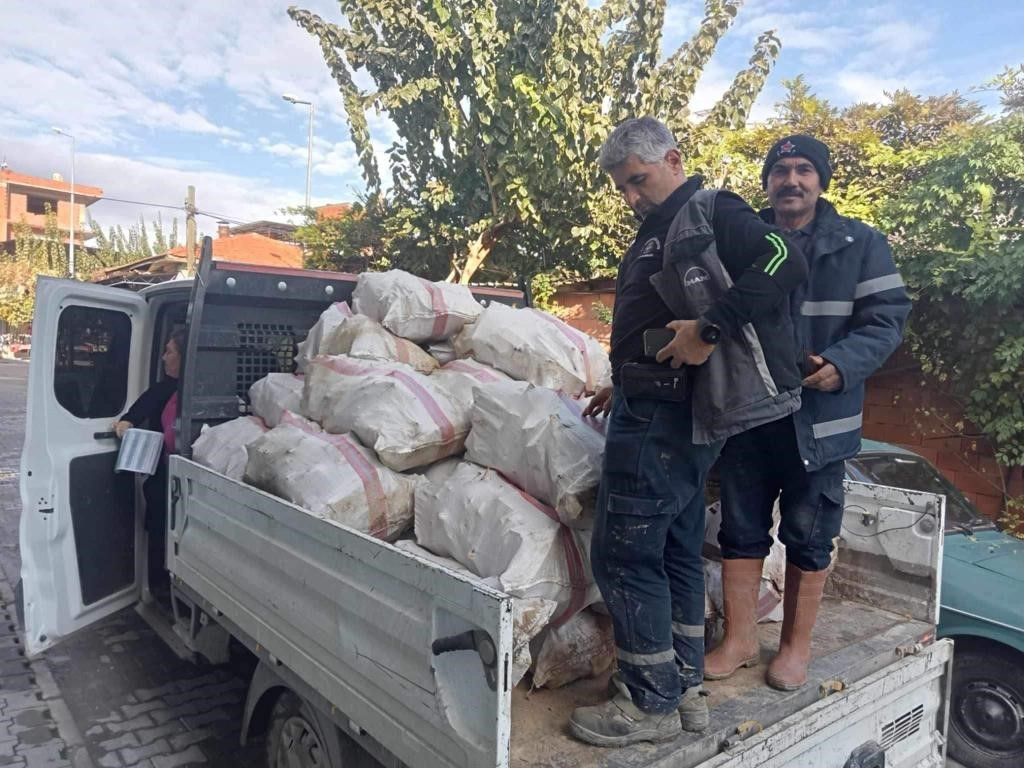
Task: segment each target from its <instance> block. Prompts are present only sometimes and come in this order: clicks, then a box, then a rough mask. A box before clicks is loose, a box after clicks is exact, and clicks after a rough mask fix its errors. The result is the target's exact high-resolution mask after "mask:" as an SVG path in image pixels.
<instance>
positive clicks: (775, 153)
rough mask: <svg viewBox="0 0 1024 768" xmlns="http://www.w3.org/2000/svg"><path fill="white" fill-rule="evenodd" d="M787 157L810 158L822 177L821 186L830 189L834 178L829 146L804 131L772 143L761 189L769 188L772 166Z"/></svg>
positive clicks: (762, 174) (765, 161)
mask: <svg viewBox="0 0 1024 768" xmlns="http://www.w3.org/2000/svg"><path fill="white" fill-rule="evenodd" d="M787 157H806V158H807V159H808V160H810V161H811V165H813V166H814V169H815V170H816V171H817V172H818V177H819V178H820V179H821V188H822V189H828V183H829V182H830V181H831V180H832V163H831V162H829V152H828V147H826V146H825V145H824V144H822V143H821V142H820V141H818V140H817V139H815V138H814V137H812V136H808V135H806V134H803V133H796V134H793V135H792V136H786V137H785V138H782V139H779V140H778V141H776V142H775V143H774V144H772V148H771V149H769V150H768V156H767V157H765V159H764V167H763V168H762V169H761V189H768V174H769V173H770V172H771V170H772V166H773V165H775V163H777V162H778V161H779V160H781V159H784V158H787Z"/></svg>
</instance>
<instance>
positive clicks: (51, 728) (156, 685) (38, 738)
mask: <svg viewBox="0 0 1024 768" xmlns="http://www.w3.org/2000/svg"><path fill="white" fill-rule="evenodd" d="M27 372H28V366H27V365H26V364H25V363H21V362H12V361H7V360H0V424H2V425H3V429H2V430H0V620H2V621H0V766H7V765H15V766H26V767H27V768H36V767H37V766H38V767H39V768H42V767H43V766H46V767H47V768H50V767H52V768H63V767H64V766H71V767H72V768H96V767H99V768H127V767H128V766H131V767H132V768H180V767H181V766H200V765H202V766H212V767H213V768H222V767H223V768H252V767H253V766H259V765H262V764H263V762H262V754H263V745H262V744H261V743H257V744H254V745H251V746H249V747H248V748H245V749H243V748H241V747H240V746H239V744H238V725H239V723H240V718H241V710H242V705H243V703H244V697H245V686H246V681H247V674H248V672H249V671H250V670H249V669H248V666H247V665H248V663H249V662H248V661H247V660H246V658H245V656H244V655H240V656H239V658H238V659H236V660H235V663H233V664H230V665H226V666H222V667H210V666H207V667H197V666H194V665H192V664H189V663H187V662H183V661H181V660H180V659H178V658H177V657H176V656H175V655H174V654H173V653H171V651H170V650H168V648H167V646H166V645H165V644H164V643H163V642H162V641H161V640H160V639H159V637H157V635H156V634H155V633H154V632H153V630H152V629H150V627H149V625H148V624H146V622H144V621H143V620H142V618H141V617H140V616H139V615H138V614H137V613H135V611H133V610H126V611H122V612H121V613H118V614H116V615H114V616H112V617H110V618H109V619H107V620H105V621H103V622H102V623H101V624H100V625H99V626H97V627H95V628H91V629H88V630H85V631H83V632H80V633H78V634H77V635H75V636H74V637H72V638H69V639H68V640H66V641H64V642H63V643H61V644H60V645H59V646H58V647H57V648H55V649H53V650H51V651H50V652H49V653H47V654H46V656H45V659H44V660H41V661H35V662H28V661H26V659H25V657H24V652H23V650H22V648H21V641H20V638H19V637H18V633H17V631H16V626H15V622H16V617H15V613H14V611H13V593H12V587H13V586H14V585H15V584H16V583H17V581H18V578H19V571H20V569H21V562H20V558H19V556H18V518H19V516H20V514H21V507H20V502H19V499H18V464H19V456H20V454H21V445H22V439H23V433H24V426H25V393H26V383H27V382H26V377H27Z"/></svg>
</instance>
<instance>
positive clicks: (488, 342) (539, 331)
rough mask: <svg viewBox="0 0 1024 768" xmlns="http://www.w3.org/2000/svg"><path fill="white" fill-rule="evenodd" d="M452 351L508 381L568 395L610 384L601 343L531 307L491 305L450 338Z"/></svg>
mask: <svg viewBox="0 0 1024 768" xmlns="http://www.w3.org/2000/svg"><path fill="white" fill-rule="evenodd" d="M455 349H456V351H457V352H458V354H459V356H460V357H464V356H466V355H472V356H473V357H475V358H476V359H477V360H479V361H480V362H482V363H487V364H488V365H493V366H494V367H495V368H499V369H501V370H502V371H504V372H505V373H507V374H508V375H509V376H511V377H512V378H514V379H519V380H520V381H529V382H530V383H532V384H536V385H537V386H539V387H547V388H549V389H554V390H556V391H559V392H565V393H566V394H568V395H571V396H573V397H576V396H579V395H582V394H585V393H589V392H596V391H597V390H598V389H600V388H601V387H604V386H609V385H611V364H610V363H609V362H608V354H607V353H606V352H605V351H604V349H603V348H602V347H601V345H600V344H598V342H597V341H596V340H595V339H593V338H591V337H590V336H588V335H587V334H585V333H583V332H581V331H577V330H576V329H575V328H573V327H571V326H569V325H566V324H565V323H563V322H562V321H561V320H559V319H558V318H557V317H554V316H552V315H549V314H547V313H545V312H541V311H539V310H536V309H514V308H513V307H509V306H506V305H504V304H498V303H492V304H490V305H489V306H488V307H487V308H486V309H485V310H484V311H483V313H482V314H481V315H480V317H479V318H478V319H477V321H476V322H475V323H474V324H473V325H472V326H470V327H469V328H467V329H466V331H465V332H464V333H462V334H461V335H460V336H459V337H458V338H457V339H456V340H455Z"/></svg>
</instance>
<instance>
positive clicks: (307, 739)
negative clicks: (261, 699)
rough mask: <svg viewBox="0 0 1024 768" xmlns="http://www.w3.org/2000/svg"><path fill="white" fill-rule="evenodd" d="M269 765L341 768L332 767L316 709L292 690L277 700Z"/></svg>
mask: <svg viewBox="0 0 1024 768" xmlns="http://www.w3.org/2000/svg"><path fill="white" fill-rule="evenodd" d="M267 766H268V768H340V766H332V765H331V763H330V756H329V755H328V754H327V748H326V744H325V743H324V739H323V736H322V735H321V733H320V726H319V722H318V720H317V717H316V714H315V713H314V712H313V708H312V707H310V705H309V704H307V703H306V702H305V701H303V700H302V699H300V698H299V697H298V696H296V695H295V694H294V693H292V692H291V691H285V692H284V693H282V694H281V695H280V696H279V697H278V699H277V701H276V702H275V703H274V710H273V712H272V713H271V715H270V727H269V728H268V729H267Z"/></svg>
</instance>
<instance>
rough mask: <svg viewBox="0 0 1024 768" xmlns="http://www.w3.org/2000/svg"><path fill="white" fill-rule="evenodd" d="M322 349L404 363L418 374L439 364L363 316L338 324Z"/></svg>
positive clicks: (361, 357) (338, 353) (418, 348)
mask: <svg viewBox="0 0 1024 768" xmlns="http://www.w3.org/2000/svg"><path fill="white" fill-rule="evenodd" d="M321 350H322V351H323V353H324V354H327V355H348V356H349V357H354V358H357V359H359V360H375V361H378V362H398V363H405V364H406V365H409V366H411V367H412V368H414V369H416V370H417V371H419V372H420V373H430V372H431V371H433V370H434V369H436V368H437V367H438V362H437V360H435V359H434V358H433V357H431V356H430V355H429V354H427V353H426V352H425V351H424V350H423V349H421V348H420V347H419V346H418V345H416V344H414V343H413V342H411V341H409V340H408V339H400V338H399V337H397V336H395V335H394V334H393V333H391V332H390V331H388V330H386V329H385V328H384V326H382V325H381V324H380V323H378V322H377V321H376V320H373V319H372V318H369V317H366V316H365V315H356V316H354V317H352V318H350V319H349V320H348V321H347V322H345V324H344V325H340V326H338V327H337V328H336V329H335V330H334V332H333V333H332V334H331V335H330V336H329V337H328V338H327V339H325V340H324V343H323V344H322V345H321ZM307 370H308V366H307Z"/></svg>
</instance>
